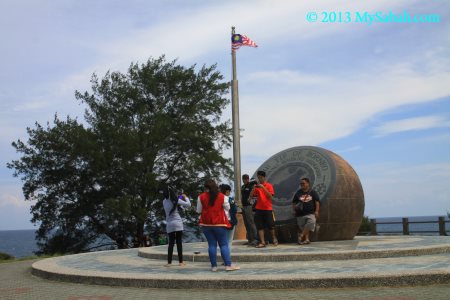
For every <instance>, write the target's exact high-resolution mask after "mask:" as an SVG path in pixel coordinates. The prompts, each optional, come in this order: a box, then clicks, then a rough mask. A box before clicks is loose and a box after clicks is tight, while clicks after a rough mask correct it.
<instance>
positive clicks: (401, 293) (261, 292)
mask: <svg viewBox="0 0 450 300" xmlns="http://www.w3.org/2000/svg"><path fill="white" fill-rule="evenodd" d="M184 246H185V253H186V261H187V262H188V265H187V266H186V267H178V266H174V267H170V268H166V267H164V264H165V261H164V260H162V259H158V258H157V256H158V255H163V258H164V253H165V251H166V249H167V248H166V247H165V246H162V247H152V248H140V249H139V250H138V249H130V250H120V251H105V252H94V253H86V254H80V255H68V256H63V257H59V258H52V259H44V260H41V261H26V262H14V263H4V264H0V299H71V300H75V299H91V300H96V299H98V300H107V299H190V300H192V299H196V300H197V299H210V298H214V299H215V300H218V299H230V298H236V299H240V298H241V297H245V298H246V299H269V298H270V299H272V300H274V299H278V298H283V299H340V300H342V299H370V300H411V299H450V296H449V295H450V237H374V238H357V239H356V240H353V241H346V242H323V243H313V244H311V245H309V246H306V247H300V246H296V245H293V244H292V245H281V246H279V247H277V248H275V247H268V248H265V249H254V248H248V247H245V246H243V245H241V243H239V242H237V243H236V244H235V245H233V253H234V254H233V256H234V257H235V260H238V261H239V258H240V259H241V261H239V264H240V265H241V267H242V269H241V270H239V271H235V272H225V271H224V270H223V269H222V268H220V270H219V272H217V273H212V272H211V271H210V266H209V263H208V262H205V261H201V260H202V259H200V258H201V256H202V255H204V256H205V257H206V253H205V249H206V248H205V247H206V246H205V244H201V243H198V244H197V243H194V244H185V245H184ZM398 250H401V251H406V252H403V254H404V256H401V257H389V255H386V253H387V254H389V251H393V252H392V253H395V251H398ZM138 251H140V252H146V253H147V254H148V255H150V256H152V255H155V256H156V258H145V257H141V256H138ZM194 251H200V252H201V253H200V254H193V252H194ZM308 253H309V254H310V255H315V254H317V255H322V257H326V256H327V255H334V254H336V253H341V254H342V253H344V254H348V255H350V254H351V253H364V255H363V256H362V257H358V258H357V259H354V258H352V256H351V255H350V256H348V257H347V258H350V259H346V256H347V255H342V256H341V258H340V259H334V258H333V259H332V260H328V259H326V258H325V259H320V258H319V257H316V258H319V259H317V260H305V259H304V257H303V258H301V259H300V260H292V259H293V258H296V257H297V258H298V257H299V255H300V256H301V255H308ZM380 254H381V256H380ZM248 255H250V256H251V259H249V257H247V258H245V256H248ZM358 255H359V254H357V256H358ZM283 257H284V258H286V259H288V260H287V261H283ZM269 258H272V260H271V259H269ZM192 259H193V260H194V261H192ZM196 259H197V260H196ZM33 263H34V268H35V271H34V272H36V270H41V271H40V272H42V273H41V274H40V275H41V276H44V277H45V276H47V275H48V274H50V275H48V276H49V277H51V278H52V280H47V279H43V278H40V277H35V276H33V275H31V273H32V267H31V265H32V264H33ZM42 270H43V271H42ZM99 278H100V279H99ZM53 280H63V281H65V282H59V281H53ZM97 280H99V281H98V282H101V283H102V284H110V285H116V286H107V285H95V284H92V283H95V282H97ZM75 282H84V283H91V284H82V283H75ZM308 282H309V283H308ZM285 283H287V284H285ZM438 283H439V284H438ZM119 285H126V286H128V287H120V286H119ZM135 285H137V286H140V287H130V286H135ZM354 285H357V286H361V285H366V286H365V287H360V288H350V287H349V286H354ZM386 285H390V286H391V287H386ZM149 286H157V287H161V288H148V287H149ZM280 286H285V287H286V286H287V287H288V288H284V289H281V288H279V287H280ZM373 286H377V287H373ZM162 287H166V288H162ZM167 287H170V288H167ZM255 287H258V288H255ZM277 287H278V288H277ZM308 287H314V288H308ZM318 287H320V288H318ZM324 287H328V288H324ZM335 287H341V288H335ZM180 288H181V289H180ZM226 288H228V289H226ZM267 288H271V289H267Z"/></svg>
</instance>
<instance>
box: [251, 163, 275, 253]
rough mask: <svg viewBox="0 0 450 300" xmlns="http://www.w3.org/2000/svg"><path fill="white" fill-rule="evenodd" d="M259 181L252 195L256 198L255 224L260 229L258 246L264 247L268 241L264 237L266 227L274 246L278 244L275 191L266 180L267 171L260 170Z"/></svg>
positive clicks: (258, 173)
mask: <svg viewBox="0 0 450 300" xmlns="http://www.w3.org/2000/svg"><path fill="white" fill-rule="evenodd" d="M256 175H257V176H258V183H257V184H255V185H254V187H253V189H252V191H251V192H250V195H252V197H254V198H256V205H255V225H256V229H258V237H259V244H258V245H256V248H264V247H265V246H266V242H265V239H264V229H268V230H269V232H270V235H271V237H272V242H273V245H274V246H278V240H277V238H276V236H275V221H274V219H273V212H272V197H273V196H274V194H275V192H274V190H273V186H272V185H271V184H270V183H268V182H267V181H266V172H264V171H258V172H257V173H256Z"/></svg>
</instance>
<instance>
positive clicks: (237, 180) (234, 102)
mask: <svg viewBox="0 0 450 300" xmlns="http://www.w3.org/2000/svg"><path fill="white" fill-rule="evenodd" d="M234 33H235V31H234V26H233V27H231V36H233V34H234ZM231 64H232V68H233V79H232V80H231V110H232V122H233V163H234V198H235V202H236V204H237V205H238V206H242V201H241V142H240V138H241V132H240V127H239V93H238V81H237V78H236V50H234V49H231Z"/></svg>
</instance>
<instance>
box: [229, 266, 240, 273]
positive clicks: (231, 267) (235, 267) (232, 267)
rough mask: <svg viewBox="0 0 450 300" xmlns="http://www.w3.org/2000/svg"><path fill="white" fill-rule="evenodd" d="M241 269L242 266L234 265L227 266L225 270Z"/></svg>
mask: <svg viewBox="0 0 450 300" xmlns="http://www.w3.org/2000/svg"><path fill="white" fill-rule="evenodd" d="M240 269H241V267H239V266H233V265H231V266H227V267H225V271H227V272H229V271H236V270H240Z"/></svg>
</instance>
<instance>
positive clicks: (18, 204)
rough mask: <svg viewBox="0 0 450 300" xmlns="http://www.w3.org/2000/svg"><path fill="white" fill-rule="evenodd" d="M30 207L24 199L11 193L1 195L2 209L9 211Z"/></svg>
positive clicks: (0, 206) (0, 203) (0, 205)
mask: <svg viewBox="0 0 450 300" xmlns="http://www.w3.org/2000/svg"><path fill="white" fill-rule="evenodd" d="M28 207H30V203H29V202H25V200H23V197H19V196H18V195H14V194H10V193H4V192H3V193H2V194H0V208H1V209H8V208H28Z"/></svg>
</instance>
